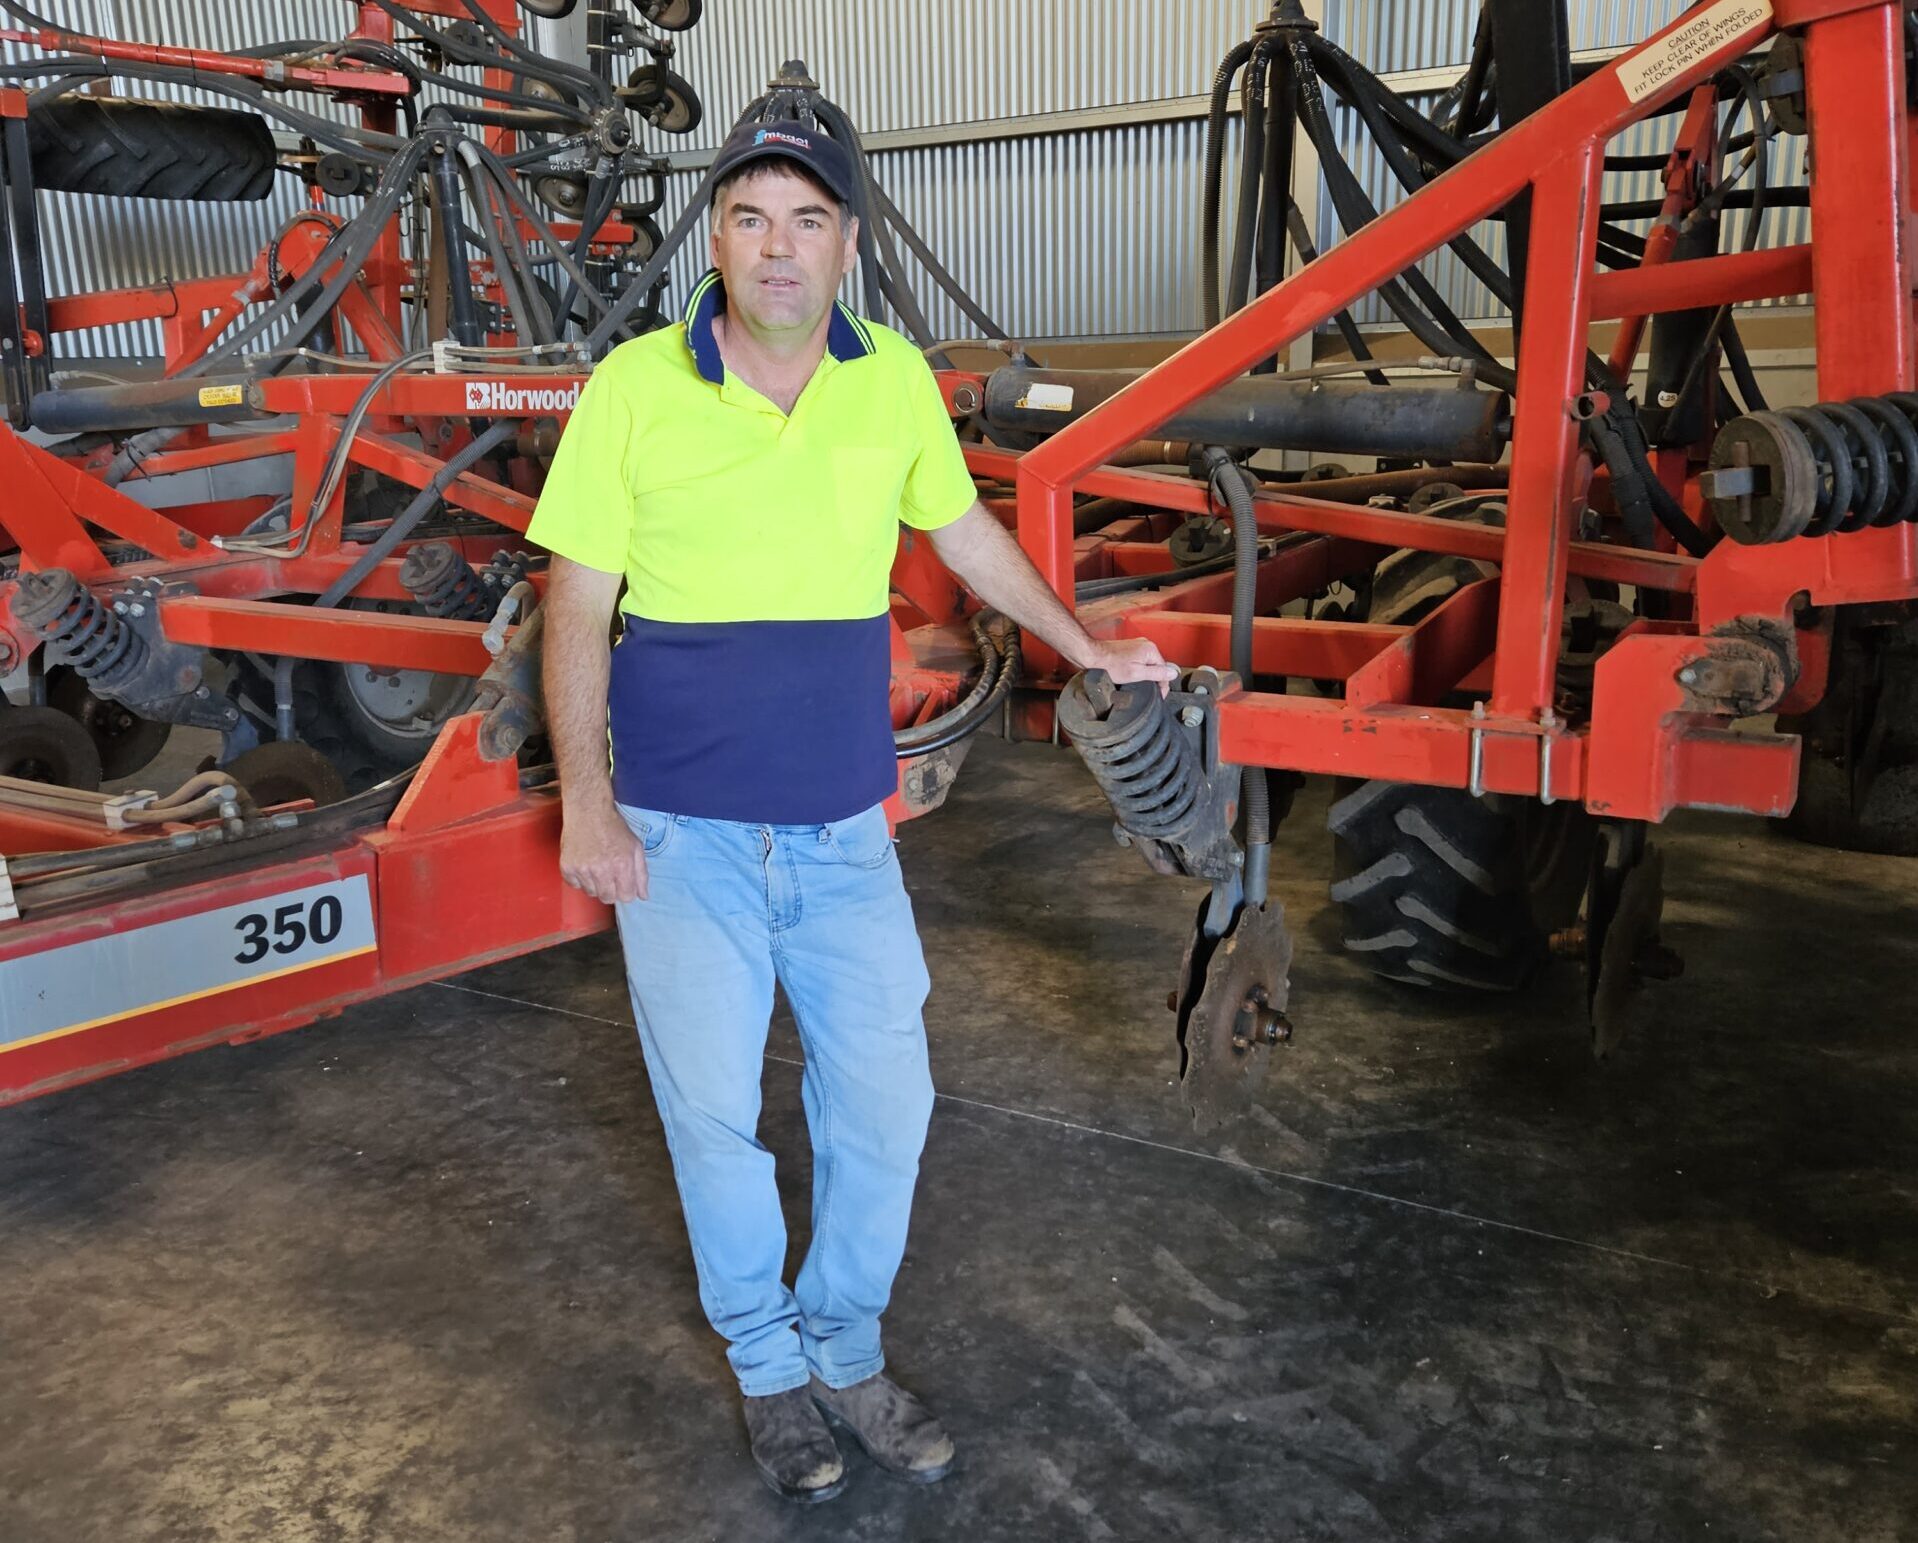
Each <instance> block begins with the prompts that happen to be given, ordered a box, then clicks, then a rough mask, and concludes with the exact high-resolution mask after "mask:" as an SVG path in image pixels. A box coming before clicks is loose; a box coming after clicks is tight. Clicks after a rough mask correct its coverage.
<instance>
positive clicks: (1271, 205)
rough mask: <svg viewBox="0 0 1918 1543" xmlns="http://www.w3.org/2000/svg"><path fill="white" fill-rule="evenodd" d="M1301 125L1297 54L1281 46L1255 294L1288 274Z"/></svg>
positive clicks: (1262, 370)
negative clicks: (1296, 101)
mask: <svg viewBox="0 0 1918 1543" xmlns="http://www.w3.org/2000/svg"><path fill="white" fill-rule="evenodd" d="M1298 129H1299V120H1298V113H1297V111H1296V110H1295V109H1294V108H1293V106H1292V58H1291V55H1290V54H1288V53H1287V52H1286V51H1285V50H1284V49H1282V48H1281V49H1277V50H1275V51H1274V53H1273V55H1272V61H1271V64H1270V65H1269V66H1268V68H1267V73H1266V92H1265V144H1264V152H1265V153H1264V157H1263V160H1262V163H1261V168H1260V173H1259V175H1260V181H1261V183H1262V191H1261V194H1260V197H1259V224H1258V231H1257V234H1256V236H1255V238H1254V243H1253V245H1254V255H1253V279H1252V286H1253V293H1254V294H1259V295H1262V294H1264V293H1265V292H1266V291H1267V290H1269V289H1272V288H1273V287H1274V286H1276V285H1277V284H1278V282H1279V280H1281V279H1282V278H1284V277H1285V243H1286V223H1287V215H1288V214H1289V212H1290V210H1291V208H1292V158H1293V154H1294V151H1295V149H1296V145H1295V141H1296V139H1297V137H1298ZM1278 367H1279V360H1278V356H1277V355H1276V354H1274V355H1271V356H1269V357H1267V358H1264V359H1261V360H1259V361H1258V362H1257V363H1256V364H1254V365H1253V366H1252V373H1253V374H1254V375H1268V374H1271V373H1272V372H1274V371H1275V370H1277V369H1278Z"/></svg>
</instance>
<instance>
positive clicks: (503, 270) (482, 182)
mask: <svg viewBox="0 0 1918 1543" xmlns="http://www.w3.org/2000/svg"><path fill="white" fill-rule="evenodd" d="M460 148H461V149H462V150H464V149H465V146H464V145H462V146H461V147H460ZM448 159H451V157H448ZM459 172H460V179H461V181H462V182H464V183H465V185H466V190H467V193H468V195H469V196H470V197H471V198H472V201H473V208H474V210H475V212H477V214H478V215H479V233H480V240H481V242H482V244H483V245H484V246H485V248H486V257H487V261H489V262H490V263H491V264H492V265H493V273H494V276H495V277H496V278H497V279H498V280H499V285H500V289H501V290H502V292H503V293H504V294H505V296H506V309H507V310H508V312H510V313H511V315H512V318H513V330H514V331H516V332H517V333H518V334H519V335H520V337H521V338H522V339H523V340H524V341H526V342H529V343H551V342H554V341H556V339H557V334H556V333H555V332H554V330H553V319H552V317H551V316H549V315H548V314H547V312H546V303H545V300H544V299H543V298H542V297H541V296H540V294H539V293H538V291H537V290H536V289H535V288H534V287H533V284H532V274H531V273H530V272H528V271H527V270H526V269H525V268H523V267H521V268H515V267H514V266H513V264H512V263H511V261H509V259H508V257H507V253H506V244H505V241H504V239H503V238H502V236H501V234H500V231H501V229H502V227H504V226H505V225H506V224H508V223H510V222H509V220H508V219H507V218H506V217H505V215H504V200H501V202H500V206H499V207H495V206H494V204H493V202H492V199H491V198H490V197H489V194H490V193H491V192H492V189H491V187H490V186H489V183H490V177H489V176H488V174H487V172H486V169H485V163H484V162H482V161H480V160H479V159H478V157H472V158H468V157H466V156H464V155H462V157H461V159H460V165H459ZM462 271H464V270H462Z"/></svg>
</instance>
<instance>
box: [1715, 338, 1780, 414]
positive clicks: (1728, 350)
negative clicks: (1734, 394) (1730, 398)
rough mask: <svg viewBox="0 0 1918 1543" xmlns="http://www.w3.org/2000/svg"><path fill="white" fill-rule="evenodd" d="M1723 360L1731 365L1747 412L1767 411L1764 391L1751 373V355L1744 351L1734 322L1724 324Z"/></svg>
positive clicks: (1768, 406) (1768, 409)
mask: <svg viewBox="0 0 1918 1543" xmlns="http://www.w3.org/2000/svg"><path fill="white" fill-rule="evenodd" d="M1724 343H1725V362H1726V363H1727V364H1729V365H1730V366H1731V371H1732V379H1733V380H1735V381H1737V382H1738V394H1739V395H1740V396H1741V397H1743V398H1744V401H1745V411H1746V412H1748V413H1762V412H1769V411H1770V410H1771V409H1770V404H1769V403H1767V402H1766V400H1765V393H1764V392H1763V391H1761V390H1760V389H1759V386H1758V377H1757V376H1756V375H1755V374H1753V373H1752V362H1751V356H1750V355H1748V354H1747V353H1746V352H1745V340H1744V339H1743V338H1742V337H1740V336H1739V335H1738V328H1737V326H1736V325H1735V324H1733V323H1730V322H1727V323H1726V325H1725V337H1724Z"/></svg>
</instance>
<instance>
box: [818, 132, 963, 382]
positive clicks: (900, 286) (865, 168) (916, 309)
mask: <svg viewBox="0 0 1918 1543" xmlns="http://www.w3.org/2000/svg"><path fill="white" fill-rule="evenodd" d="M817 111H818V114H819V121H820V122H821V123H822V124H824V125H825V127H826V132H827V133H829V134H831V135H832V137H833V138H834V139H836V140H839V142H840V143H841V144H843V145H844V146H845V147H846V148H847V150H848V151H849V152H850V153H851V155H852V158H853V164H854V166H855V167H856V168H857V169H858V174H859V191H860V193H861V194H862V196H863V203H864V206H865V215H864V222H863V224H862V225H861V228H860V245H861V247H862V248H863V247H864V245H865V242H866V239H867V238H868V237H870V239H871V241H872V246H873V255H874V257H875V259H876V260H877V262H878V265H879V271H880V275H881V277H882V279H883V278H890V279H891V280H892V283H891V286H890V287H891V289H892V291H893V293H892V294H891V295H890V296H889V299H890V302H891V304H892V308H893V310H895V311H896V312H897V313H898V315H899V319H900V321H901V322H902V323H904V325H905V329H906V331H907V333H908V334H909V335H910V336H911V338H912V340H913V342H915V343H917V344H918V345H919V347H920V348H921V349H930V348H932V347H933V346H934V345H935V344H936V343H937V342H938V339H937V338H935V337H934V336H933V332H932V327H931V325H930V324H929V323H928V322H927V320H926V316H925V312H924V311H923V310H921V309H920V306H919V297H918V296H917V295H915V294H914V293H913V292H912V287H911V286H910V285H909V284H907V283H906V281H905V270H904V269H902V268H901V267H900V265H899V254H898V252H896V251H895V250H894V249H893V244H892V233H891V232H890V231H889V230H888V229H887V226H886V219H885V215H884V213H883V212H882V211H881V210H880V208H879V200H878V197H877V189H878V184H877V183H876V182H874V181H873V177H872V168H871V166H870V165H869V164H868V162H867V160H866V146H865V142H864V141H863V140H861V139H860V137H859V131H858V130H857V129H856V128H854V127H853V123H852V120H851V119H850V118H848V117H847V116H846V115H845V114H844V113H843V112H841V111H840V110H839V109H838V108H837V107H835V106H834V105H833V104H832V103H831V102H828V101H826V100H825V99H824V98H823V97H822V98H820V100H819V102H818V104H817Z"/></svg>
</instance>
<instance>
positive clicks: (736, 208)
mask: <svg viewBox="0 0 1918 1543" xmlns="http://www.w3.org/2000/svg"><path fill="white" fill-rule="evenodd" d="M765 212H766V211H765V210H764V209H762V208H760V207H759V205H757V204H741V203H735V204H733V205H732V206H731V207H730V208H729V209H728V210H727V213H728V214H757V215H762V216H763V215H764V214H765ZM826 212H827V210H826V206H825V205H824V204H801V205H800V206H799V207H798V208H797V209H795V210H793V213H794V214H825V213H826Z"/></svg>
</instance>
